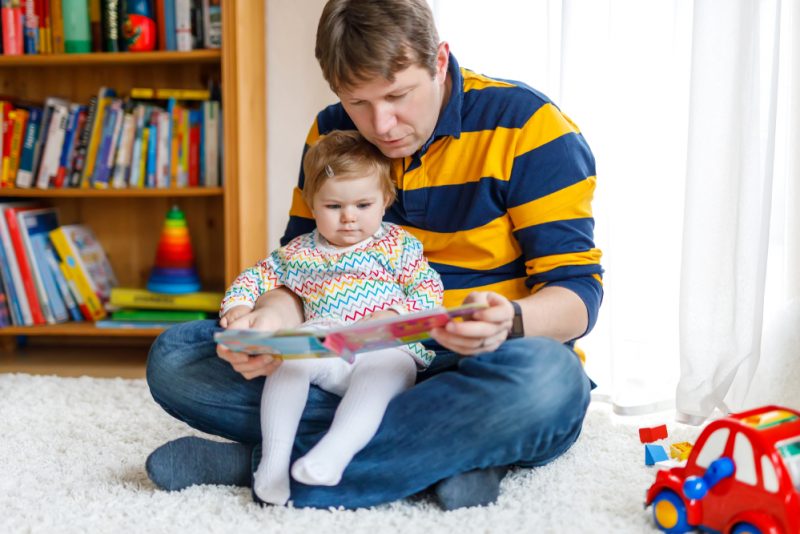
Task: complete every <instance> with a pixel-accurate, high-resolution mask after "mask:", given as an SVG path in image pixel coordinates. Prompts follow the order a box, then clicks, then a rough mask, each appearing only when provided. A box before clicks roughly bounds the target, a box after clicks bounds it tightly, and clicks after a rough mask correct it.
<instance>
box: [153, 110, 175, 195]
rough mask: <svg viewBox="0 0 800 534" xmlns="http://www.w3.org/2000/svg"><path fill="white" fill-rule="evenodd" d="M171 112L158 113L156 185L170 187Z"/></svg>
mask: <svg viewBox="0 0 800 534" xmlns="http://www.w3.org/2000/svg"><path fill="white" fill-rule="evenodd" d="M170 122H171V120H170V113H169V112H161V113H159V114H158V130H157V131H158V139H157V141H156V145H157V148H156V150H157V154H156V184H155V186H156V187H169V186H170V183H169V149H170V143H169V135H170V132H169V130H170Z"/></svg>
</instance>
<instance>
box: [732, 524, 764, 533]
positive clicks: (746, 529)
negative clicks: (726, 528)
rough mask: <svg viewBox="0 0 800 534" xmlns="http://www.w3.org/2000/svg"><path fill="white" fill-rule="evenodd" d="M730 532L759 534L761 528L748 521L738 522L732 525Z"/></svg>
mask: <svg viewBox="0 0 800 534" xmlns="http://www.w3.org/2000/svg"><path fill="white" fill-rule="evenodd" d="M731 534H761V529H760V528H758V527H757V526H755V525H752V524H750V523H739V524H738V525H736V526H735V527H733V530H731Z"/></svg>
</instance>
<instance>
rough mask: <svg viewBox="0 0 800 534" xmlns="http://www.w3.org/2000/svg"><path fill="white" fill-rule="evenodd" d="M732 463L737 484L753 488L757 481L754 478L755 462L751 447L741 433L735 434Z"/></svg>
mask: <svg viewBox="0 0 800 534" xmlns="http://www.w3.org/2000/svg"><path fill="white" fill-rule="evenodd" d="M733 463H734V465H735V466H736V472H735V473H734V476H735V477H736V480H738V481H739V482H743V483H745V484H750V485H751V486H755V485H756V482H758V479H757V478H756V462H755V458H754V457H753V445H752V444H751V443H750V440H749V439H747V436H745V435H744V434H743V433H741V432H739V433H737V434H736V440H735V441H734V444H733Z"/></svg>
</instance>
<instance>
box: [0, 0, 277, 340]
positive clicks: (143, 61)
mask: <svg viewBox="0 0 800 534" xmlns="http://www.w3.org/2000/svg"><path fill="white" fill-rule="evenodd" d="M264 4H265V2H249V1H248V2H243V1H236V0H232V1H226V2H223V4H222V25H223V33H222V35H223V42H222V49H221V50H193V51H190V52H167V51H156V52H140V53H134V52H130V53H129V52H119V53H91V54H58V55H27V56H25V55H23V56H0V94H2V95H3V96H7V97H14V98H16V99H20V100H27V101H33V102H42V101H44V99H45V98H46V97H48V96H61V97H63V98H65V99H68V100H70V101H75V102H83V103H86V102H88V100H89V98H90V97H92V96H94V95H96V93H97V90H98V88H99V87H100V86H108V87H113V88H114V89H116V91H117V92H118V93H119V94H127V92H128V91H129V90H130V89H131V88H133V87H169V88H186V89H203V88H206V87H207V84H208V82H209V80H214V81H216V82H217V83H218V84H219V86H220V87H221V91H222V108H223V113H222V115H223V117H222V118H223V141H222V145H223V147H224V148H223V152H224V159H223V169H222V172H223V185H222V187H198V188H168V189H131V190H127V189H122V190H112V189H107V190H100V189H58V190H39V189H15V188H3V189H2V190H0V197H3V198H15V199H19V198H23V199H24V198H31V199H37V200H44V201H46V203H47V204H49V205H52V206H55V207H57V208H58V209H59V211H60V214H59V215H60V220H61V223H62V224H71V223H78V222H81V223H86V224H88V225H89V226H91V227H92V229H93V230H94V232H95V234H96V235H97V238H98V240H99V241H100V242H101V243H102V244H103V247H104V248H105V250H106V253H107V254H108V257H109V260H110V261H111V264H112V266H113V268H114V271H115V273H116V275H117V278H118V279H119V282H120V285H121V286H124V287H144V286H145V284H146V281H147V277H148V275H149V272H150V268H151V267H152V264H153V260H154V255H155V250H156V245H157V242H158V239H159V237H160V233H161V227H162V224H163V221H164V216H165V215H166V213H167V210H168V209H169V207H170V206H172V205H173V204H177V205H179V206H180V207H181V209H182V210H183V211H184V213H185V214H186V218H187V221H188V224H189V232H190V235H191V238H192V245H193V248H194V253H195V261H196V263H197V269H198V272H199V274H200V278H201V281H202V286H203V290H204V291H222V290H224V288H225V286H226V285H227V283H229V282H230V281H231V280H233V278H234V277H235V276H236V275H237V274H238V273H239V272H240V271H241V269H242V268H244V267H245V266H247V265H251V264H252V263H254V262H255V261H256V260H257V259H259V258H261V257H262V256H263V255H264V253H265V250H266V243H267V238H266V235H267V231H266V230H267V229H266V207H265V206H266V158H265V155H264V154H265V151H266V102H265V100H266V98H265V95H266V64H265V61H266V49H265V39H264V35H265V31H266V18H265V16H266V15H265V5H264ZM159 332H160V329H135V330H133V329H108V328H96V327H95V326H94V325H93V323H88V322H76V323H64V324H57V325H46V326H29V327H19V326H13V327H5V328H0V338H3V339H2V345H3V347H4V348H5V349H6V350H13V349H14V348H15V347H16V343H14V339H15V337H16V336H25V337H26V338H28V339H35V338H47V339H48V343H50V342H52V339H54V338H56V339H57V338H63V339H64V342H65V343H67V344H69V345H73V344H74V343H76V342H79V341H80V339H81V338H85V339H86V340H87V350H98V348H97V347H96V345H97V344H96V341H97V340H98V338H109V339H112V338H114V339H119V338H126V337H129V338H154V337H155V336H156V335H157V334H158V333H159ZM134 345H136V344H134Z"/></svg>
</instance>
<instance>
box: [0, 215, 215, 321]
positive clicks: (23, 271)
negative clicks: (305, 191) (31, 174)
mask: <svg viewBox="0 0 800 534" xmlns="http://www.w3.org/2000/svg"><path fill="white" fill-rule="evenodd" d="M0 280H2V285H1V286H0V327H2V326H9V325H14V326H32V325H44V324H57V323H63V322H67V321H96V324H97V325H98V326H114V327H125V326H130V325H131V324H134V325H136V326H147V327H152V326H162V327H163V326H168V325H169V324H171V323H175V322H181V321H189V320H195V319H203V318H205V317H207V316H208V315H209V314H211V313H214V312H216V311H217V310H218V309H219V304H220V302H221V301H222V296H223V295H222V293H213V292H198V293H192V294H186V295H164V294H159V293H152V292H150V291H147V290H144V289H135V288H121V287H118V283H117V278H116V276H115V275H114V270H113V268H112V266H111V263H110V262H109V260H108V257H107V256H106V253H105V250H104V249H103V246H102V245H101V243H100V242H99V241H98V240H97V237H96V236H95V234H94V232H92V230H91V228H89V227H88V226H86V225H83V224H69V225H63V226H62V225H60V224H59V215H58V210H57V209H56V208H53V207H48V206H45V205H43V204H41V203H38V202H30V201H8V202H0ZM109 313H110V314H111V317H110V319H106V317H107V316H108V315H109Z"/></svg>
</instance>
